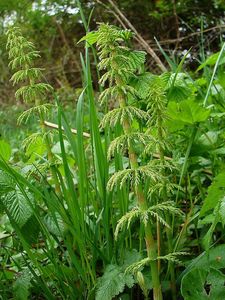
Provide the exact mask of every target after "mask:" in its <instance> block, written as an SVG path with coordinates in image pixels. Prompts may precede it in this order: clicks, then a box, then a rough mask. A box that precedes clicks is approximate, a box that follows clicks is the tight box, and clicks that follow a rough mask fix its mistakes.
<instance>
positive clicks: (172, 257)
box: [157, 252, 189, 264]
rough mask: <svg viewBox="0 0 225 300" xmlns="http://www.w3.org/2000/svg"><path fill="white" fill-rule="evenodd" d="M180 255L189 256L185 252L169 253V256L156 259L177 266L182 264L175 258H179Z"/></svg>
mask: <svg viewBox="0 0 225 300" xmlns="http://www.w3.org/2000/svg"><path fill="white" fill-rule="evenodd" d="M181 255H189V253H187V252H173V253H169V254H167V255H164V256H158V257H157V259H160V260H167V261H169V262H173V263H177V264H182V261H180V260H179V259H178V258H177V256H181Z"/></svg>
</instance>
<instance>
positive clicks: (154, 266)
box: [117, 80, 162, 300]
mask: <svg viewBox="0 0 225 300" xmlns="http://www.w3.org/2000/svg"><path fill="white" fill-rule="evenodd" d="M117 83H119V80H118V82H117ZM119 104H120V107H125V106H126V101H125V99H124V95H123V94H121V95H120V97H119ZM123 130H124V132H125V133H126V134H129V133H130V132H131V126H130V124H129V121H128V120H126V119H125V120H124V122H123ZM128 151H129V161H130V166H131V168H132V169H136V168H137V167H138V161H137V155H136V153H135V151H134V148H133V145H131V144H130V145H128ZM135 193H136V196H137V202H138V205H139V207H140V208H141V209H142V210H143V211H146V210H147V209H148V204H147V201H146V198H145V196H144V193H143V187H142V184H141V183H140V184H139V185H138V186H137V187H136V189H135ZM145 243H146V249H147V255H148V258H149V259H150V268H151V275H152V285H153V296H154V300H162V290H161V284H160V278H159V270H158V263H157V244H156V242H155V240H154V237H153V234H152V226H151V223H150V221H148V223H147V225H146V226H145Z"/></svg>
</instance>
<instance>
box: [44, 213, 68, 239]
mask: <svg viewBox="0 0 225 300" xmlns="http://www.w3.org/2000/svg"><path fill="white" fill-rule="evenodd" d="M44 223H45V224H46V226H47V228H48V230H49V231H50V232H51V233H53V234H54V235H56V236H59V237H62V235H63V232H64V223H63V220H62V217H61V216H60V215H59V213H57V212H56V213H55V214H54V216H53V215H52V214H51V215H50V214H48V215H46V216H45V218H44Z"/></svg>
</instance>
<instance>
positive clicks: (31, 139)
mask: <svg viewBox="0 0 225 300" xmlns="http://www.w3.org/2000/svg"><path fill="white" fill-rule="evenodd" d="M40 137H41V138H43V135H42V133H41V132H35V133H33V134H31V135H29V136H28V137H27V138H25V140H24V141H23V143H22V147H23V148H24V149H26V148H27V147H29V145H30V144H33V143H35V142H36V141H37V139H38V138H40Z"/></svg>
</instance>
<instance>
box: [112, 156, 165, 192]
mask: <svg viewBox="0 0 225 300" xmlns="http://www.w3.org/2000/svg"><path fill="white" fill-rule="evenodd" d="M146 179H150V180H151V181H153V182H157V181H159V180H160V181H162V180H163V177H162V175H161V174H160V172H159V169H158V168H155V166H154V165H152V164H151V162H150V163H149V164H148V165H146V166H140V167H138V168H136V169H125V170H122V171H118V172H116V173H115V174H113V176H112V177H111V178H110V179H109V181H108V184H107V189H108V190H110V191H111V190H113V188H114V187H116V186H118V187H119V188H120V189H122V187H123V185H124V184H125V183H126V182H127V181H129V182H130V183H131V185H132V186H134V187H137V186H138V185H139V183H141V182H142V181H144V180H146Z"/></svg>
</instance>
